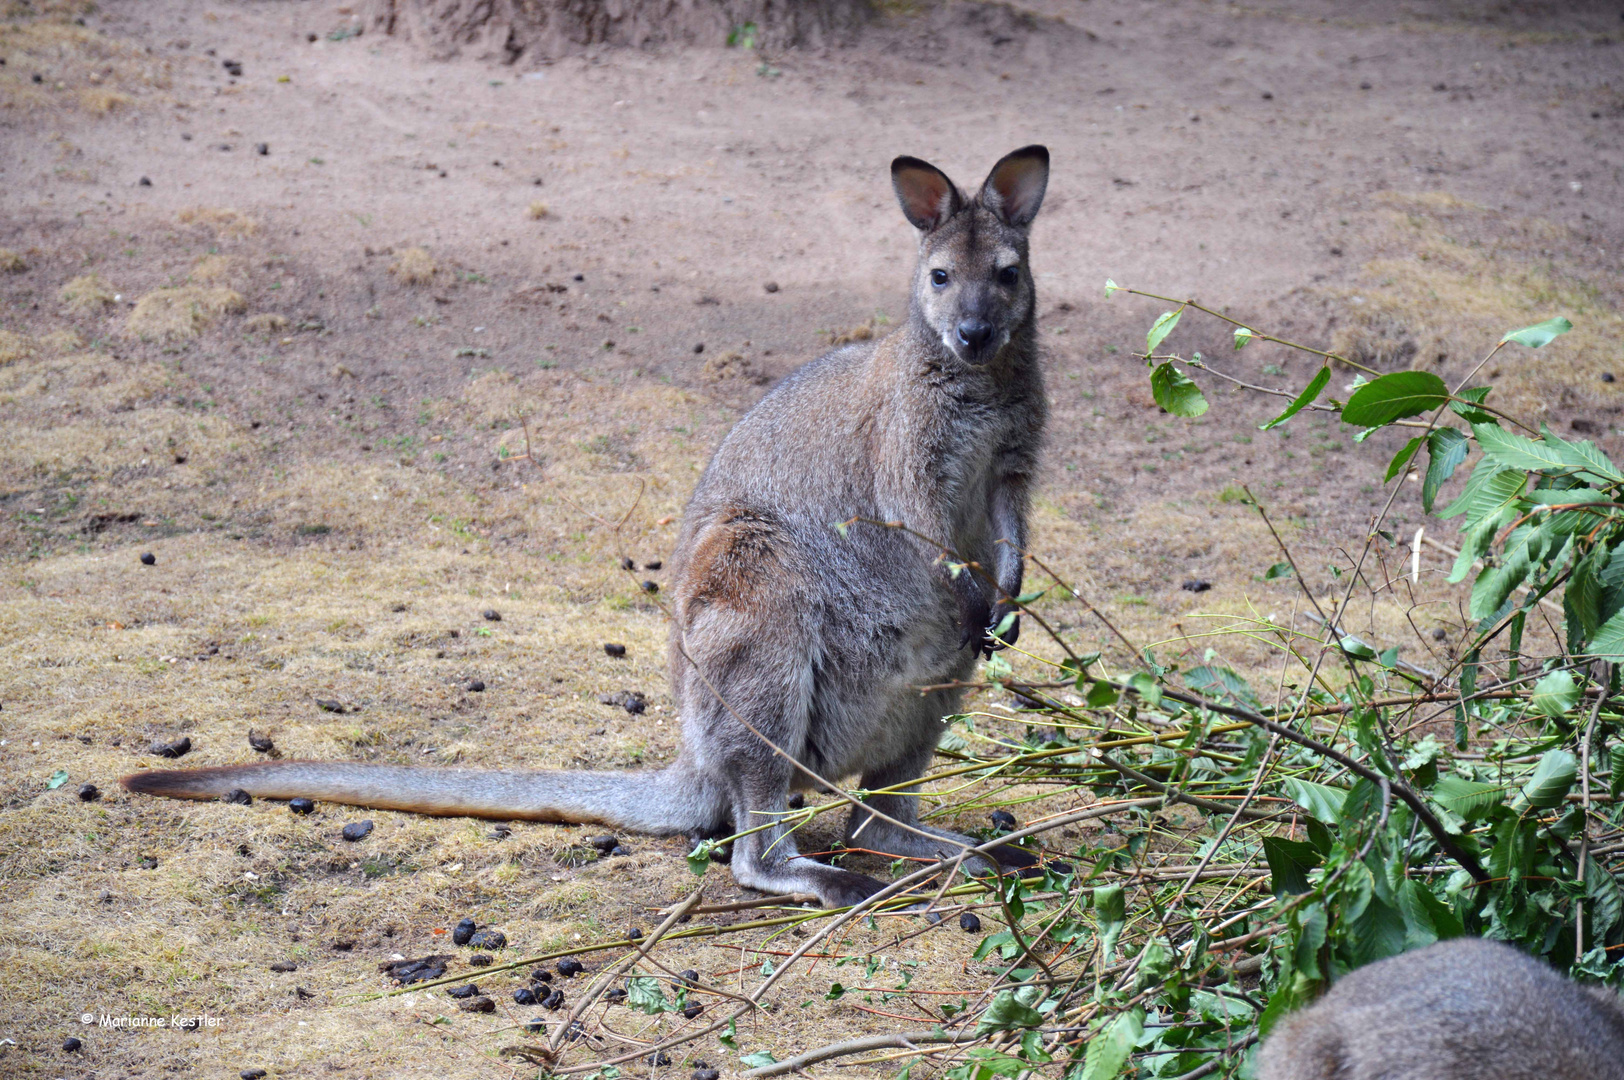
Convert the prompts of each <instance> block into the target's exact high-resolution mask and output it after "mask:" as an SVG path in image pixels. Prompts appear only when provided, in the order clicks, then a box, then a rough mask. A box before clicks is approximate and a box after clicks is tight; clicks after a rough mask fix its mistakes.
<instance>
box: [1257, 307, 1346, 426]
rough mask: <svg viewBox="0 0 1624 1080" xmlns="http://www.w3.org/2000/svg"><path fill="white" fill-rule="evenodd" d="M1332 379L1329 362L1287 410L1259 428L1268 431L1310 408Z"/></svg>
mask: <svg viewBox="0 0 1624 1080" xmlns="http://www.w3.org/2000/svg"><path fill="white" fill-rule="evenodd" d="M1235 333H1236V334H1239V333H1240V331H1239V330H1237V331H1235ZM1235 347H1236V348H1237V349H1238V348H1240V346H1239V345H1236V346H1235ZM1330 381H1331V366H1330V365H1329V364H1327V365H1325V366H1324V367H1322V368H1320V369H1319V374H1318V375H1315V376H1314V377H1313V378H1312V379H1310V380H1309V381H1308V385H1307V386H1305V387H1303V392H1302V393H1300V394H1298V395H1297V396H1296V397H1295V398H1293V399H1292V401H1291V404H1290V405H1287V406H1286V411H1285V412H1283V413H1281V414H1280V415H1279V416H1277V417H1275V418H1274V419H1273V420H1270V421H1269V422H1268V423H1267V424H1259V425H1258V430H1259V431H1268V430H1269V429H1270V428H1273V427H1279V426H1280V425H1281V424H1284V423H1285V422H1286V421H1287V420H1290V419H1291V418H1292V417H1293V416H1296V415H1297V414H1298V413H1300V412H1302V411H1303V410H1304V409H1306V408H1308V406H1309V405H1311V404H1313V403H1314V401H1315V400H1317V399H1318V398H1319V396H1320V394H1321V393H1322V392H1323V391H1324V390H1325V385H1326V384H1327V383H1329V382H1330Z"/></svg>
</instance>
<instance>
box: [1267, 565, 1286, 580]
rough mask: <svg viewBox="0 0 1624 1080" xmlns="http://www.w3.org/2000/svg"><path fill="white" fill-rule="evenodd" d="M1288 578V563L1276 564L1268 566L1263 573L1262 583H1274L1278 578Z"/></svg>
mask: <svg viewBox="0 0 1624 1080" xmlns="http://www.w3.org/2000/svg"><path fill="white" fill-rule="evenodd" d="M1290 576H1291V564H1290V563H1288V562H1277V563H1275V564H1274V565H1273V566H1270V567H1269V568H1268V569H1267V570H1265V571H1263V580H1264V581H1274V580H1276V579H1278V578H1288V577H1290Z"/></svg>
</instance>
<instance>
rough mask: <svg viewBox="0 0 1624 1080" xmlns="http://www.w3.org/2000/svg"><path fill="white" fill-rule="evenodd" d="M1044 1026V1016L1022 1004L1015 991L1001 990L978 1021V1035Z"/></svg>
mask: <svg viewBox="0 0 1624 1080" xmlns="http://www.w3.org/2000/svg"><path fill="white" fill-rule="evenodd" d="M1042 1024H1043V1014H1042V1013H1040V1012H1038V1011H1037V1010H1036V1009H1034V1008H1031V1007H1030V1006H1028V1005H1024V1004H1022V1003H1021V1002H1020V1001H1019V1000H1018V999H1017V998H1016V997H1015V991H1013V990H1000V991H998V993H997V995H996V996H995V997H994V998H993V999H992V1004H991V1005H988V1006H987V1008H986V1011H985V1012H983V1013H982V1014H981V1016H980V1018H978V1019H977V1020H976V1034H977V1035H987V1034H990V1033H992V1032H994V1031H1009V1030H1011V1029H1014V1028H1033V1027H1039V1026H1041V1025H1042Z"/></svg>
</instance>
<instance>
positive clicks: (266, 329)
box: [242, 311, 288, 334]
mask: <svg viewBox="0 0 1624 1080" xmlns="http://www.w3.org/2000/svg"><path fill="white" fill-rule="evenodd" d="M242 328H243V329H244V330H246V331H248V332H249V333H251V334H274V333H276V332H277V331H278V330H286V329H287V328H288V319H287V316H286V315H278V314H277V313H276V312H274V311H262V312H260V313H259V314H257V315H250V316H248V318H247V319H246V320H244V321H243V324H242Z"/></svg>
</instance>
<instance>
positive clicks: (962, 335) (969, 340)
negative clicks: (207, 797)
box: [959, 319, 992, 352]
mask: <svg viewBox="0 0 1624 1080" xmlns="http://www.w3.org/2000/svg"><path fill="white" fill-rule="evenodd" d="M991 340H992V323H990V322H987V321H986V320H985V319H965V320H964V321H963V322H961V323H959V341H960V343H961V344H964V345H967V346H969V347H970V348H971V349H974V350H976V351H977V352H979V351H981V349H982V347H983V346H985V345H986V344H987V342H989V341H991Z"/></svg>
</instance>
